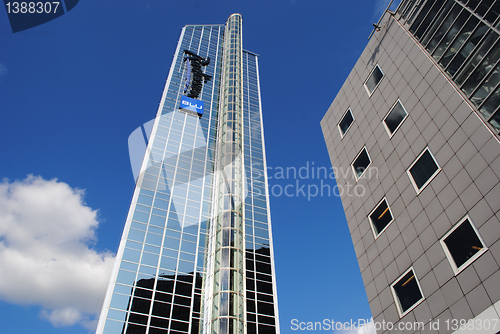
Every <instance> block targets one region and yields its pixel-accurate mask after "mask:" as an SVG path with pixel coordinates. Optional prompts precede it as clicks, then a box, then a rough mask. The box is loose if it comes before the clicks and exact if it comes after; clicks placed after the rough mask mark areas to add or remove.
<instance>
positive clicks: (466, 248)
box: [444, 219, 484, 268]
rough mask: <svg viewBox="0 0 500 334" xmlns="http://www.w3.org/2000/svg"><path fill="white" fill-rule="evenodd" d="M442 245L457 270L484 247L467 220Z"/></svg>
mask: <svg viewBox="0 0 500 334" xmlns="http://www.w3.org/2000/svg"><path fill="white" fill-rule="evenodd" d="M444 243H445V244H446V247H448V250H449V251H450V254H451V256H452V257H453V260H454V261H455V264H456V265H457V268H460V266H462V265H463V264H464V263H465V262H467V261H468V260H469V259H470V258H472V257H473V256H474V255H475V254H476V253H477V252H479V251H480V250H481V249H483V247H484V246H483V244H482V242H481V240H479V237H478V236H477V234H476V231H474V228H473V227H472V226H471V224H470V222H469V220H468V219H467V220H465V221H464V222H463V223H462V225H460V226H459V227H457V228H456V229H455V230H454V231H453V232H452V233H451V234H450V235H449V236H448V237H446V239H444Z"/></svg>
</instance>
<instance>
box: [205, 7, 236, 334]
mask: <svg viewBox="0 0 500 334" xmlns="http://www.w3.org/2000/svg"><path fill="white" fill-rule="evenodd" d="M241 27H242V18H241V15H240V14H233V15H231V16H230V17H229V19H228V21H227V23H226V30H225V34H224V54H223V70H222V78H221V81H222V82H221V91H220V104H219V106H220V107H219V116H218V121H219V122H218V124H219V125H218V133H217V150H216V165H215V170H216V173H215V179H216V180H215V186H214V197H213V198H214V206H213V215H212V217H214V218H213V219H212V223H211V227H210V234H211V238H210V239H211V245H210V247H209V249H210V250H209V251H210V254H209V257H210V259H209V261H208V262H209V263H210V265H211V266H212V268H213V270H212V271H209V272H211V273H213V274H212V277H210V278H209V280H208V282H207V283H208V285H209V286H208V287H207V289H206V299H205V302H206V303H209V304H210V305H206V306H209V307H206V308H205V310H206V311H208V313H209V314H205V321H207V322H206V323H205V324H206V325H208V326H206V327H205V332H207V333H217V334H232V333H244V332H245V296H244V291H245V289H244V285H245V275H244V273H245V271H244V270H245V268H244V263H245V257H244V254H245V250H244V243H245V238H244V231H245V230H244V219H243V218H244V217H243V215H244V198H245V194H246V191H245V175H244V161H243V151H242V150H243V104H242V100H243V96H242V95H243V87H242V86H243V82H242V76H243V68H242V53H243V50H242V40H241V36H242V33H241ZM210 308H211V310H209V309H210ZM208 319H210V320H209V322H208ZM207 327H208V328H207Z"/></svg>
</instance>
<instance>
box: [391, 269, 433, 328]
mask: <svg viewBox="0 0 500 334" xmlns="http://www.w3.org/2000/svg"><path fill="white" fill-rule="evenodd" d="M410 272H412V273H413V275H412V276H411V277H410V279H408V278H406V276H407V275H408V274H409V273H410ZM412 278H415V282H416V285H417V287H418V290H419V292H420V295H421V297H420V299H418V300H416V301H415V302H414V303H413V304H412V305H411V306H409V307H408V308H406V309H405V310H403V306H402V302H401V298H400V296H398V292H397V287H396V286H397V285H398V284H399V283H400V282H401V281H402V280H403V279H405V280H406V281H405V282H403V284H402V286H403V285H405V284H407V283H409V282H410V280H411V279H412ZM391 292H392V296H393V298H394V302H395V303H396V309H397V310H398V314H399V317H400V318H402V317H404V316H405V315H407V314H408V313H409V312H411V311H412V310H413V309H414V308H415V307H417V306H418V305H419V304H420V303H421V302H422V301H424V300H425V296H424V293H423V291H422V287H421V286H420V283H419V281H418V277H417V274H416V273H415V270H414V269H413V266H411V267H410V268H408V270H406V271H405V272H404V273H403V274H402V275H401V276H399V277H398V278H397V279H396V280H395V281H394V282H393V283H392V284H391Z"/></svg>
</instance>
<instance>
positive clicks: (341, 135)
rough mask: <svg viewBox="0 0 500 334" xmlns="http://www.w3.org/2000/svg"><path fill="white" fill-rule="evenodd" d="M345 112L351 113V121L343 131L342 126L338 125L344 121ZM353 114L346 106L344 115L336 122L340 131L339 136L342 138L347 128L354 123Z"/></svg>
mask: <svg viewBox="0 0 500 334" xmlns="http://www.w3.org/2000/svg"><path fill="white" fill-rule="evenodd" d="M347 114H351V118H352V121H351V123H350V124H349V126H348V127H347V129H346V130H345V131H342V128H341V126H340V124H341V123H342V122H343V121H344V119H345V118H346V116H347ZM354 121H355V119H354V115H353V114H352V110H351V108H347V110H346V112H345V113H344V115H343V116H342V118H341V119H340V122H339V123H338V124H337V127H338V129H339V132H340V137H341V138H344V136H345V134H346V133H347V131H349V129H350V128H351V127H352V125H353V124H354Z"/></svg>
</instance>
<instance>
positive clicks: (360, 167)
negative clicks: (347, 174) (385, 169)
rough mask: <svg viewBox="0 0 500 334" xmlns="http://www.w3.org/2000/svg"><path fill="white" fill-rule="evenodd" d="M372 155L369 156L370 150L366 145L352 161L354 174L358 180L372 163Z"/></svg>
mask: <svg viewBox="0 0 500 334" xmlns="http://www.w3.org/2000/svg"><path fill="white" fill-rule="evenodd" d="M371 162H372V161H371V160H370V156H368V152H367V151H366V147H363V149H362V150H361V152H359V154H358V156H357V157H356V159H354V162H353V163H352V168H353V170H354V175H355V176H356V180H359V179H360V178H361V175H363V173H364V172H365V170H366V168H367V167H368V166H369V165H370V164H371Z"/></svg>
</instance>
